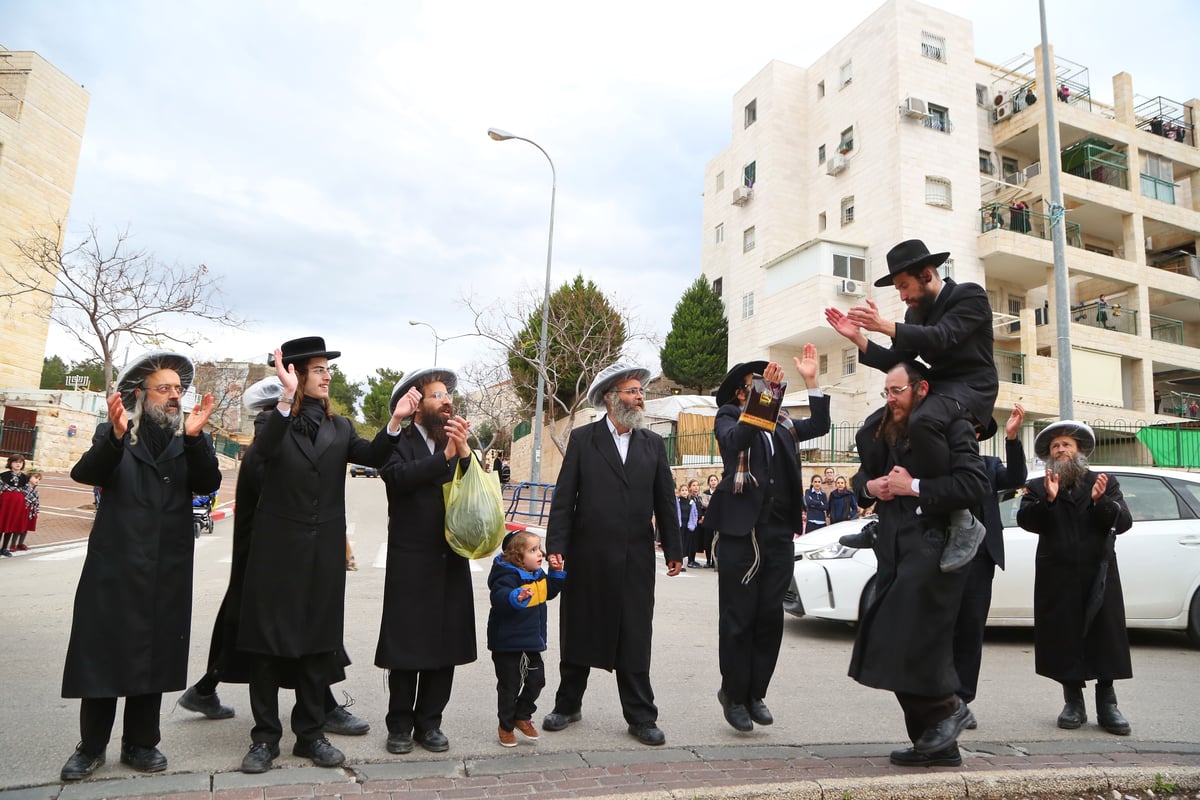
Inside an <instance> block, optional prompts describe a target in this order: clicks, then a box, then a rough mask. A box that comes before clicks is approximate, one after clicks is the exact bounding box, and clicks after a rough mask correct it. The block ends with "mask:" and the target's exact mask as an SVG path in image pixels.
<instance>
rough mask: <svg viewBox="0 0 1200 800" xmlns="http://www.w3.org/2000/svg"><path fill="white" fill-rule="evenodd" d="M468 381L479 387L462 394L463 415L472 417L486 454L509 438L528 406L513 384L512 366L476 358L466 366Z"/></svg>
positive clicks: (464, 372) (473, 430)
mask: <svg viewBox="0 0 1200 800" xmlns="http://www.w3.org/2000/svg"><path fill="white" fill-rule="evenodd" d="M462 378H463V379H464V381H465V382H466V383H468V384H470V385H471V386H474V387H475V388H474V389H472V390H471V391H470V392H466V393H465V394H463V397H462V415H463V416H464V417H466V418H467V419H469V420H471V423H472V425H471V431H472V433H473V434H474V435H475V437H476V441H477V444H478V445H479V449H480V450H481V451H483V452H484V453H485V454H486V453H487V451H488V450H490V449H492V448H493V447H496V446H500V445H502V444H503V443H504V442H506V441H509V440H510V439H511V435H512V429H513V427H514V426H516V424H517V423H518V422H520V421H521V420H522V419H524V418H525V414H526V410H527V406H526V404H525V403H524V402H522V400H521V398H520V396H519V395H518V394H517V392H516V390H515V389H514V388H513V381H512V377H511V376H510V375H509V372H508V367H507V366H506V365H505V364H503V363H499V364H492V363H486V362H483V361H476V362H474V363H472V364H468V365H467V366H465V367H464V368H463V370H462Z"/></svg>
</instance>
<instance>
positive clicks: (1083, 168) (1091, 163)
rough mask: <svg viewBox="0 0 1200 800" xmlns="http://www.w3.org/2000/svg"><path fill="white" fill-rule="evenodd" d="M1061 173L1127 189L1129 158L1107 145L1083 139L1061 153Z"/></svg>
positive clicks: (1094, 140)
mask: <svg viewBox="0 0 1200 800" xmlns="http://www.w3.org/2000/svg"><path fill="white" fill-rule="evenodd" d="M1062 168H1063V172H1067V173H1070V174H1071V175H1077V176H1079V177H1080V178H1084V179H1086V180H1089V181H1096V182H1098V183H1106V184H1108V185H1109V186H1115V187H1117V188H1118V189H1128V188H1129V156H1128V154H1126V153H1123V152H1121V151H1120V150H1114V149H1113V148H1112V147H1109V146H1108V145H1107V143H1104V142H1100V141H1098V140H1096V139H1085V140H1084V141H1082V142H1079V143H1078V144H1074V145H1071V146H1070V147H1068V148H1067V149H1066V150H1063V151H1062Z"/></svg>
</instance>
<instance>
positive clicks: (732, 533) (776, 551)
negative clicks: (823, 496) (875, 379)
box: [704, 344, 829, 731]
mask: <svg viewBox="0 0 1200 800" xmlns="http://www.w3.org/2000/svg"><path fill="white" fill-rule="evenodd" d="M793 360H794V361H795V364H796V369H797V370H798V371H799V372H800V376H801V377H802V378H803V379H804V383H805V385H806V386H807V387H808V403H809V410H810V412H811V416H809V418H808V419H805V420H801V421H797V422H793V421H792V420H791V418H790V417H788V416H786V414H780V415H779V422H778V424H776V426H775V429H774V431H773V432H771V433H768V432H767V431H766V430H764V429H763V428H760V427H756V426H754V425H750V424H745V423H740V422H739V421H738V420H739V417H740V415H741V410H742V407H743V406H744V405H745V404H746V398H747V397H748V396H749V395H750V393H751V379H752V378H753V377H754V375H755V374H761V375H762V376H763V378H764V379H765V380H766V381H767V382H768V383H769V384H775V385H778V384H781V383H782V382H783V377H784V373H783V368H782V367H781V366H779V365H778V364H776V363H774V362H770V363H768V362H766V361H752V362H749V363H746V364H737V365H735V366H734V367H733V369H731V370H730V371H729V374H728V375H726V376H725V380H724V382H722V384H721V388H719V389H718V390H717V406H718V409H717V418H716V421H715V423H714V431H715V433H716V437H717V446H718V447H720V449H721V460H722V462H724V472H723V473H722V478H721V482H720V484H718V485H717V489H716V491H715V492H713V496H712V500H710V501H709V504H708V512H707V513H706V514H705V516H704V519H705V524H706V525H708V526H709V527H710V528H711V529H712V531H713V556H714V557H715V559H716V562H717V586H718V592H719V600H718V604H719V609H720V611H719V613H720V619H719V622H718V633H719V637H720V641H719V645H718V648H719V658H720V662H721V688H720V690H719V691H718V692H717V700H718V701H719V702H720V703H721V707H722V709H723V711H724V714H725V721H726V722H728V723H729V724H730V725H732V726H733V727H734V728H735V729H736V730H739V731H750V730H753V729H754V723H755V722H757V723H758V724H759V725H770V724H771V723H772V722H773V721H774V718H773V717H772V716H771V712H770V711H769V710H768V709H767V705H766V703H765V702H764V698H766V696H767V688H768V686H769V685H770V683H771V677H772V675H774V673H775V664H776V662H777V661H778V660H779V647H780V644H781V643H782V641H783V595H784V594H785V593H786V592H787V587H788V583H789V582H790V581H791V577H792V570H793V567H794V566H795V560H794V553H793V547H792V539H793V536H794V534H796V533H799V532H800V531H802V530H803V518H804V484H803V481H802V479H801V475H800V456H799V443H800V442H802V441H804V440H806V439H812V438H815V437H817V436H822V435H824V434H825V433H827V432H828V431H829V398H828V397H827V396H826V395H824V394H822V392H821V390H820V388H819V387H818V386H817V348H816V347H814V346H813V345H811V344H807V345H805V346H804V359H803V360H801V359H799V358H797V359H793Z"/></svg>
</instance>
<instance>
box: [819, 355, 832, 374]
mask: <svg viewBox="0 0 1200 800" xmlns="http://www.w3.org/2000/svg"><path fill="white" fill-rule="evenodd" d="M817 372H818V374H821V375H827V374H828V373H829V354H828V353H821V355H819V356H817Z"/></svg>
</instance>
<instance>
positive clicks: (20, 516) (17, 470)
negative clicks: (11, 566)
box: [0, 454, 42, 558]
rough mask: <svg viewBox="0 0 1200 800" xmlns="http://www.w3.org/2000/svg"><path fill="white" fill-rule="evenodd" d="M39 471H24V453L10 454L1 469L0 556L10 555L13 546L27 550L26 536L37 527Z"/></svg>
mask: <svg viewBox="0 0 1200 800" xmlns="http://www.w3.org/2000/svg"><path fill="white" fill-rule="evenodd" d="M41 480H42V473H40V472H37V471H34V472H30V473H26V472H25V457H24V456H21V455H16V454H13V455H10V456H9V457H8V469H7V470H6V471H4V472H2V473H0V533H2V534H3V538H2V539H0V556H4V557H6V558H12V555H13V551H14V550H28V549H29V545H27V544H25V536H26V535H27V534H28V533H29V532H30V531H33V530H37V518H38V508H39V505H38V489H37V487H38V484H39V483H40V482H41Z"/></svg>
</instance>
